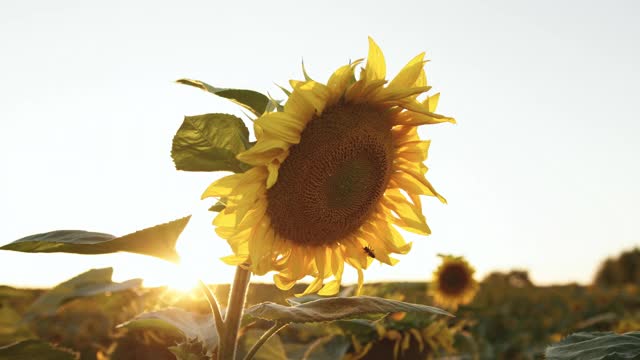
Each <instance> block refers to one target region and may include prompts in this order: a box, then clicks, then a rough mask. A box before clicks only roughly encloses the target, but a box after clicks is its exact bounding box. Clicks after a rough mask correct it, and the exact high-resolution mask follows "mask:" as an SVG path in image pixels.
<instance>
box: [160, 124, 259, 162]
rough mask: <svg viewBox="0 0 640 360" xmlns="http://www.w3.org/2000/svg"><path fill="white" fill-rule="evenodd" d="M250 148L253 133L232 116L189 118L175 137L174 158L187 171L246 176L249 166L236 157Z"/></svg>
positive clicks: (172, 152) (172, 150)
mask: <svg viewBox="0 0 640 360" xmlns="http://www.w3.org/2000/svg"><path fill="white" fill-rule="evenodd" d="M248 148H249V130H248V129H247V127H246V126H245V125H244V123H243V122H242V120H241V119H240V118H238V117H235V116H233V115H229V114H204V115H197V116H185V118H184V121H183V122H182V125H181V126H180V128H179V129H178V132H177V133H176V135H175V136H174V137H173V146H172V148H171V157H172V158H173V162H174V164H175V165H176V169H178V170H184V171H233V172H236V173H237V172H244V171H246V170H247V169H249V168H250V166H249V165H247V164H245V163H243V162H241V161H239V160H238V159H236V155H238V154H239V153H240V152H242V151H245V150H246V149H248Z"/></svg>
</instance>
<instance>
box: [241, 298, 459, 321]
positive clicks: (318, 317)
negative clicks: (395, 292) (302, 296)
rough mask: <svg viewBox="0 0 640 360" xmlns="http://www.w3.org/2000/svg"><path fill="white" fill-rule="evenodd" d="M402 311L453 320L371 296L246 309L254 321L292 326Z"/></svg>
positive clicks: (431, 310)
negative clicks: (289, 324) (266, 321)
mask: <svg viewBox="0 0 640 360" xmlns="http://www.w3.org/2000/svg"><path fill="white" fill-rule="evenodd" d="M399 311H404V312H419V313H425V314H438V315H447V316H452V315H451V314H449V313H448V312H446V311H444V310H441V309H438V308H436V307H433V306H427V305H420V304H410V303H405V302H402V301H396V300H389V299H383V298H378V297H371V296H353V297H343V298H327V299H320V300H315V301H310V302H307V303H304V304H300V305H296V306H290V307H289V306H283V305H279V304H276V303H272V302H266V303H262V304H258V305H255V306H252V307H251V308H249V309H247V311H246V314H247V315H249V316H252V317H255V318H260V319H265V320H271V321H279V322H281V323H289V322H319V321H334V320H340V319H348V318H357V317H358V316H364V315H373V314H386V313H391V312H399Z"/></svg>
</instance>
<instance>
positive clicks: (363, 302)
mask: <svg viewBox="0 0 640 360" xmlns="http://www.w3.org/2000/svg"><path fill="white" fill-rule="evenodd" d="M368 45H369V51H368V54H367V57H366V58H365V59H357V60H354V61H350V62H348V63H347V64H344V65H343V66H341V67H339V68H338V69H336V70H335V71H334V72H333V73H332V75H331V76H330V77H329V79H328V80H327V81H326V83H323V82H319V81H316V80H314V79H312V77H311V76H310V75H309V74H308V73H307V71H306V69H305V68H304V66H303V69H302V72H303V79H302V80H291V81H290V82H289V85H290V87H289V88H287V87H282V88H281V89H282V91H283V92H284V94H285V97H286V99H285V100H277V99H274V98H272V97H271V96H267V95H263V94H261V93H258V92H255V91H252V90H245V89H227V88H217V87H214V86H211V85H209V84H206V83H204V82H202V81H199V80H191V79H180V80H178V83H181V84H184V85H188V86H192V87H196V88H199V89H201V90H204V91H206V92H208V93H211V94H213V95H216V96H219V97H223V98H226V99H229V100H231V101H232V102H234V103H236V104H238V105H240V106H241V107H242V108H243V109H244V111H246V112H247V113H246V115H247V117H248V119H245V120H243V119H241V118H239V117H236V116H234V115H230V114H222V113H208V114H203V115H196V116H186V117H185V118H184V121H183V123H182V125H181V126H180V127H179V129H178V131H177V133H176V134H175V137H174V139H173V143H172V152H171V156H172V159H173V162H174V164H175V167H176V169H177V170H181V171H200V172H214V171H225V172H231V173H232V174H230V175H228V174H227V175H226V176H223V177H218V178H217V180H215V181H213V182H212V183H211V184H210V185H209V186H208V187H207V188H206V189H203V193H202V199H207V200H208V201H212V206H211V208H210V211H211V218H212V223H213V226H212V228H211V236H212V237H214V236H217V237H218V238H219V239H220V240H221V241H226V243H227V244H228V245H229V250H230V251H229V253H227V254H220V255H224V256H223V257H222V258H221V260H222V261H223V262H224V263H225V264H227V265H229V266H232V267H234V268H235V278H234V280H233V282H232V283H231V284H230V285H207V284H205V283H204V282H202V281H201V282H200V284H199V286H200V287H199V289H197V291H196V290H194V291H190V292H178V291H175V290H171V289H169V288H147V287H143V286H142V281H141V280H140V279H132V280H128V281H125V282H119V283H118V282H114V281H112V273H113V269H112V268H101V269H93V270H90V271H88V272H85V273H82V274H79V275H77V276H76V277H74V278H72V279H69V280H67V281H65V282H63V283H60V284H58V285H57V286H55V287H54V288H52V289H46V290H44V289H43V290H26V289H17V288H12V287H0V306H1V307H0V314H1V317H0V360H2V359H180V360H200V359H217V360H236V359H245V360H250V359H274V360H280V359H282V360H285V359H306V360H311V359H315V360H324V359H326V360H329V359H349V360H356V359H394V360H395V359H543V358H546V359H558V360H560V359H617V358H624V359H632V358H633V359H637V358H640V332H635V330H637V329H638V328H639V326H640V297H639V295H640V294H639V290H638V287H637V286H638V279H637V275H638V274H639V273H640V262H638V261H637V258H638V256H637V251H634V252H632V253H630V255H628V254H625V255H623V256H621V258H620V259H619V260H613V259H610V260H608V261H606V262H605V264H604V265H603V268H602V269H601V271H600V273H599V275H598V276H597V278H596V281H595V283H594V285H593V286H589V287H583V286H578V285H565V286H551V287H538V286H535V285H534V284H533V283H532V282H531V281H530V280H529V278H528V275H527V273H526V272H525V271H512V272H510V273H506V274H503V273H494V274H491V275H490V276H488V277H486V278H485V279H484V280H482V281H480V282H479V281H478V279H477V278H476V275H475V269H474V267H473V266H472V264H470V263H469V262H468V261H467V260H466V259H465V258H464V257H461V256H457V255H452V254H442V255H440V258H441V263H440V265H439V266H438V268H437V269H436V270H435V272H434V273H433V276H432V278H431V279H429V280H430V281H429V282H428V283H427V282H417V283H393V282H389V283H369V282H366V272H367V269H368V268H369V267H370V266H371V264H372V263H374V262H379V263H381V264H385V265H388V266H390V269H392V266H393V265H395V264H397V263H398V262H399V261H401V260H402V258H403V257H405V256H411V248H412V243H411V242H408V241H407V240H406V239H405V235H403V233H413V234H416V235H417V236H427V235H429V234H431V229H430V227H429V226H428V225H427V222H426V217H425V215H424V213H423V206H422V205H423V203H422V201H423V199H424V197H433V198H436V199H438V200H439V201H440V202H441V203H446V199H445V198H444V196H443V195H441V194H440V193H439V192H438V191H437V190H436V189H435V187H434V186H433V185H432V184H431V182H430V181H429V180H427V176H426V174H427V171H428V168H427V166H426V165H425V161H427V154H428V150H429V146H430V141H429V140H427V139H424V138H421V136H420V135H419V134H418V127H420V126H424V125H429V126H434V125H440V126H442V125H446V124H455V123H456V121H455V120H454V118H453V117H450V116H447V115H442V114H439V113H437V112H436V107H437V104H438V100H439V94H438V93H430V90H431V86H430V85H428V84H427V77H426V74H425V70H424V67H425V64H426V62H427V60H425V54H424V53H420V54H418V55H416V56H415V57H413V58H412V59H410V60H409V61H408V62H407V63H406V65H405V66H404V67H403V68H402V69H401V70H400V71H399V72H398V73H397V74H396V75H395V76H393V77H391V76H388V75H387V67H386V60H385V56H384V55H383V52H382V50H381V48H380V47H379V46H378V45H377V44H376V42H375V41H374V40H373V39H371V38H369V41H368ZM245 123H250V124H251V125H252V126H253V129H252V130H253V131H252V132H250V131H249V128H248V127H247V125H246V124H245ZM250 134H251V136H250ZM189 221H190V216H186V217H183V218H180V219H177V220H174V221H170V222H167V223H164V224H161V225H157V226H153V227H149V228H146V229H143V230H140V231H137V232H134V233H131V234H128V235H125V236H120V237H117V236H113V235H110V234H106V233H97V232H89V231H82V230H57V231H51V232H47V233H40V234H35V235H30V236H27V237H24V238H22V239H19V240H16V241H14V242H11V243H8V244H6V245H4V246H2V247H0V249H1V250H11V251H20V252H29V253H51V252H66V253H75V254H87V255H89V254H106V253H114V252H131V253H136V254H142V255H147V256H153V257H157V258H160V259H164V260H167V261H171V262H176V261H177V260H178V258H179V256H178V254H177V252H176V249H175V245H176V241H177V240H178V237H179V236H180V234H181V233H182V231H183V230H184V228H185V226H186V225H187V223H188V222H189ZM401 231H402V232H401ZM345 268H349V269H351V270H353V271H354V272H355V273H357V281H356V283H355V284H354V285H352V286H346V285H345V284H344V283H343V274H344V271H345ZM267 274H269V275H271V276H272V279H273V284H255V283H254V284H251V276H252V275H258V276H262V275H267Z"/></svg>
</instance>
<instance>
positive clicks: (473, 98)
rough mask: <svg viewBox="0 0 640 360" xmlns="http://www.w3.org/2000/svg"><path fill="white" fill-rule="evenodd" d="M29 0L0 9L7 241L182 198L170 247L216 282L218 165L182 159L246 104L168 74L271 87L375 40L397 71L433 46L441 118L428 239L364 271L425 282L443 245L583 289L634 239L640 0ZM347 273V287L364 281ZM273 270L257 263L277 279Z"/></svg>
mask: <svg viewBox="0 0 640 360" xmlns="http://www.w3.org/2000/svg"><path fill="white" fill-rule="evenodd" d="M374 4H375V2H371V1H317V2H298V1H288V2H277V1H270V2H240V1H237V2H231V1H225V2H215V1H181V2H175V1H135V2H134V1H108V2H95V1H68V0H61V1H55V2H51V1H25V0H3V1H2V2H1V3H0V164H1V166H2V170H1V171H2V176H0V224H1V231H0V244H4V243H8V242H11V241H13V240H16V239H18V238H20V237H23V236H26V235H30V234H34V233H38V232H45V231H50V230H56V229H84V230H91V231H102V232H109V233H112V234H116V235H123V234H126V233H128V232H131V231H134V230H137V229H140V228H143V227H147V226H151V225H155V224H158V223H161V222H165V221H169V220H173V219H175V218H178V217H182V216H184V215H187V214H191V213H194V214H195V217H194V219H193V220H192V223H191V224H190V226H189V227H188V228H187V230H186V231H185V234H184V235H185V236H184V238H183V239H182V240H181V243H180V244H179V248H180V249H181V250H182V252H183V253H184V254H185V258H186V260H188V261H190V262H191V263H192V264H195V265H194V266H193V267H194V268H195V269H196V270H197V271H199V272H200V273H201V276H203V277H204V278H205V280H207V281H212V282H218V281H229V280H230V278H231V274H232V272H233V269H232V268H231V267H229V266H226V265H223V264H222V263H221V262H220V261H219V260H218V258H219V257H220V256H223V255H227V254H229V250H228V248H227V245H226V243H225V242H224V241H223V240H221V239H219V238H216V237H215V234H214V233H213V229H212V227H211V226H210V225H209V222H210V218H211V214H209V213H207V212H206V211H205V210H206V208H207V205H209V203H208V202H207V203H205V202H200V201H199V197H200V194H201V192H202V191H203V190H204V189H205V187H206V186H207V185H208V184H209V183H210V182H211V181H212V180H213V179H214V178H215V177H216V176H218V175H215V174H207V173H186V172H177V171H175V170H174V167H173V163H172V161H171V158H170V156H169V151H170V148H171V139H172V136H173V134H174V133H175V131H176V130H177V128H178V127H179V126H180V124H181V122H182V117H183V116H184V115H196V114H201V113H207V112H231V113H234V114H237V115H242V112H241V111H239V109H238V108H236V107H235V106H233V105H232V104H229V103H227V102H225V101H224V100H219V99H216V98H215V97H214V96H212V95H208V94H206V93H204V92H201V91H199V90H197V89H193V88H189V87H186V86H181V85H177V84H174V83H173V82H172V81H173V80H175V79H178V78H181V77H189V78H194V79H200V80H203V81H206V82H208V83H210V84H213V85H216V86H220V87H238V88H252V89H256V90H259V91H263V92H267V91H268V92H271V93H272V94H274V95H275V96H276V97H277V96H280V93H279V91H278V89H277V87H276V86H275V85H274V83H278V84H286V83H287V81H288V79H290V78H301V71H300V61H301V59H302V58H304V60H305V64H306V65H307V69H308V70H309V72H310V73H311V75H312V76H313V77H314V78H315V79H317V80H321V81H325V80H326V79H327V78H328V76H329V75H330V74H331V72H332V71H333V70H334V69H336V68H337V67H338V66H340V65H343V64H345V63H346V62H348V61H349V59H357V58H361V57H365V56H366V53H367V36H368V35H371V36H372V37H373V38H374V39H376V41H377V42H378V43H379V44H380V46H381V47H382V49H383V51H384V52H385V55H386V57H387V65H388V66H389V72H388V73H389V74H390V75H394V74H395V73H396V72H397V71H398V70H399V69H400V68H401V67H402V66H403V65H404V64H405V63H406V62H407V61H408V60H409V59H410V58H412V57H413V56H414V55H416V54H417V53H419V52H421V51H427V57H428V58H429V59H431V60H432V61H431V62H430V63H429V64H428V65H427V76H428V78H429V81H430V83H431V85H433V86H434V90H435V91H440V92H442V95H441V102H440V108H439V110H440V112H442V113H444V114H447V115H451V116H454V117H456V119H457V120H458V122H459V124H458V125H454V126H452V125H440V126H437V127H428V128H425V129H424V130H422V134H423V135H424V136H425V137H428V138H430V139H432V146H431V152H430V159H429V160H428V162H427V165H428V166H429V167H430V169H431V170H430V172H429V175H430V180H431V181H432V183H433V184H434V185H435V186H436V187H437V189H438V190H439V191H440V192H441V193H443V194H444V195H445V197H447V199H448V200H449V205H446V206H444V205H441V204H440V203H439V202H438V201H437V200H435V199H429V200H428V201H426V205H425V212H426V214H427V218H428V221H429V225H430V226H431V229H432V230H433V235H431V236H430V237H418V236H411V240H413V241H414V249H413V251H412V252H411V253H410V254H408V255H406V256H403V257H401V262H400V264H398V265H397V266H395V267H393V268H388V267H386V266H380V265H378V264H374V266H373V267H372V268H371V269H370V270H369V271H367V272H366V280H367V281H374V280H397V279H401V280H405V279H406V280H426V279H428V278H429V276H430V274H431V272H432V271H433V269H434V268H435V267H436V266H437V265H438V262H439V261H438V258H437V257H436V254H437V253H451V254H456V255H464V256H466V257H467V258H468V259H469V261H470V262H471V263H472V264H473V265H475V267H476V268H477V270H478V272H479V274H480V275H483V274H486V273H487V272H489V271H491V270H494V269H498V270H506V269H510V268H513V267H517V268H527V269H529V270H530V274H531V276H532V279H533V280H534V281H535V282H537V283H551V282H566V281H580V282H588V281H590V279H591V278H592V276H593V273H594V271H595V269H596V267H597V265H598V264H599V262H600V261H601V260H602V259H603V258H604V257H606V256H610V255H614V254H617V253H618V252H620V251H622V250H624V249H628V248H631V247H633V246H635V245H637V244H638V242H639V241H640V237H639V235H638V231H637V224H638V217H639V215H640V205H639V204H640V190H639V188H638V185H637V184H640V171H639V169H638V164H639V163H640V162H639V160H638V155H640V142H639V141H638V136H639V135H640V125H639V121H638V120H640V119H639V118H638V115H637V105H636V104H637V102H638V99H639V98H640V87H638V84H639V83H640V68H638V64H640V50H639V46H638V39H640V5H638V3H637V2H634V1H611V2H603V1H528V2H524V1H482V2H478V1H468V2H459V1H424V0H422V1H413V2H408V1H393V2H386V5H374ZM111 265H113V266H114V267H115V269H116V279H117V280H124V279H126V278H132V277H140V276H141V277H144V278H146V279H147V280H149V282H148V283H149V284H157V283H160V282H162V281H165V280H166V281H173V280H175V279H176V278H178V277H179V275H178V274H179V272H177V271H176V269H174V268H173V267H172V266H169V265H167V264H165V263H163V262H162V261H160V260H155V259H151V258H146V257H143V256H137V255H129V254H122V255H120V254H118V255H108V256H81V255H65V254H21V253H16V252H0V284H13V285H20V286H34V285H35V286H43V285H53V284H55V283H57V282H60V281H62V280H65V279H67V278H69V277H71V276H74V275H76V274H77V273H79V272H81V271H84V270H86V269H89V268H92V267H103V266H111ZM351 275H352V276H350V277H347V281H353V280H354V279H355V276H354V275H353V274H351ZM268 279H269V278H266V280H268Z"/></svg>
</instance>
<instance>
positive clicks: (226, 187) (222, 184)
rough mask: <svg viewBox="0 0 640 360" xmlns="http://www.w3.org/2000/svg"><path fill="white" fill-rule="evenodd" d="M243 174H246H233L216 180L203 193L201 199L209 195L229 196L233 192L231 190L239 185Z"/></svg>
mask: <svg viewBox="0 0 640 360" xmlns="http://www.w3.org/2000/svg"><path fill="white" fill-rule="evenodd" d="M243 176H244V174H233V175H229V176H225V177H223V178H220V179H218V180H216V181H214V182H213V183H211V185H209V187H207V189H206V190H205V191H204V192H203V193H202V196H201V199H206V198H208V197H221V196H228V195H229V194H231V191H232V190H233V189H234V188H235V187H236V186H237V185H238V182H239V181H240V179H241V178H242V177H243Z"/></svg>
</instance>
